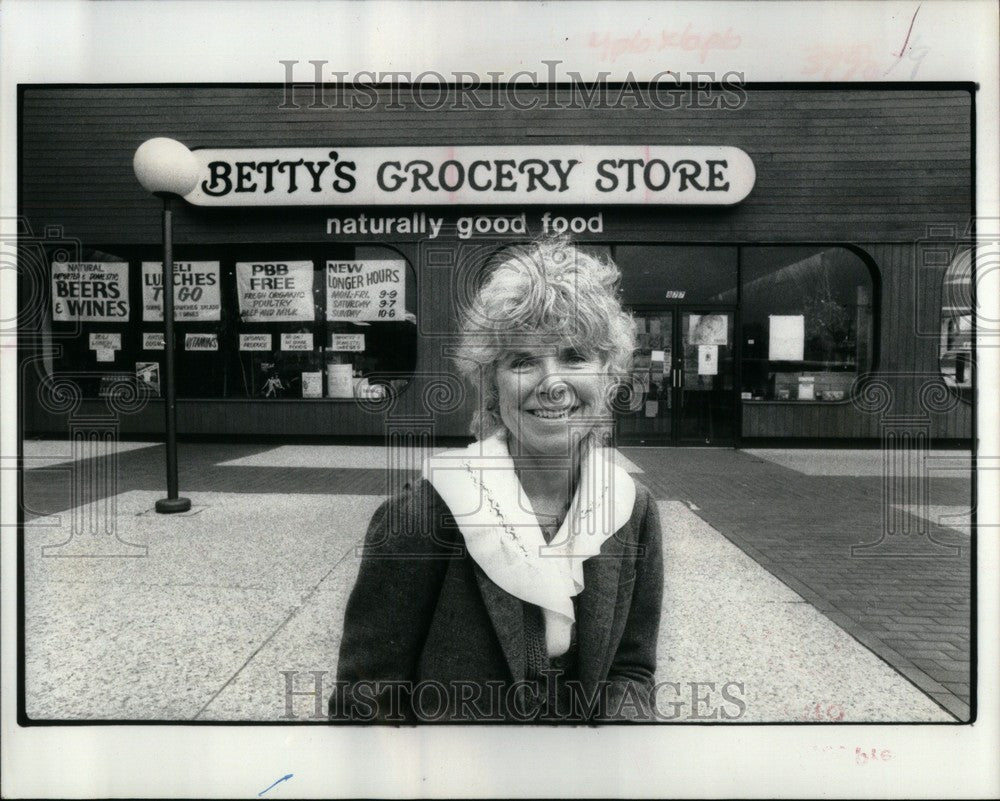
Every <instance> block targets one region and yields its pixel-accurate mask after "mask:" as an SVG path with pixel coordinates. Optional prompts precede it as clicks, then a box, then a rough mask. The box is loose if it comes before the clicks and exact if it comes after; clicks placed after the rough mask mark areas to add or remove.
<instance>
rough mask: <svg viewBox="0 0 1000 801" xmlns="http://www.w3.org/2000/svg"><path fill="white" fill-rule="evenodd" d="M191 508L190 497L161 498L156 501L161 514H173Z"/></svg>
mask: <svg viewBox="0 0 1000 801" xmlns="http://www.w3.org/2000/svg"><path fill="white" fill-rule="evenodd" d="M190 509H191V499H190V498H160V500H158V501H157V502H156V511H157V512H159V513H160V514H161V515H172V514H176V513H177V512H187V511H189V510H190Z"/></svg>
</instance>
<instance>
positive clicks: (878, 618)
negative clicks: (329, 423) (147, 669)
mask: <svg viewBox="0 0 1000 801" xmlns="http://www.w3.org/2000/svg"><path fill="white" fill-rule="evenodd" d="M274 447H275V446H274V445H272V444H200V443H199V444H194V443H181V444H180V446H179V449H178V451H179V453H178V456H179V465H180V487H181V494H182V495H183V493H184V492H185V491H187V492H196V491H215V492H227V493H289V492H294V493H314V494H333V495H341V494H360V495H381V494H383V493H385V491H386V487H387V478H386V473H385V471H384V470H379V469H371V468H367V469H344V468H317V467H308V468H306V467H261V466H232V465H221V464H219V463H220V462H225V461H229V460H232V459H237V458H241V457H246V456H252V455H253V454H259V453H262V452H264V451H269V450H271V449H273V448H274ZM621 450H622V452H623V453H624V454H625V455H626V456H627V457H628V458H629V459H631V460H632V461H633V462H635V463H636V464H637V465H638V466H640V467H641V468H642V469H643V470H644V471H645V473H644V474H643V475H639V476H637V478H638V479H639V480H641V481H642V482H644V483H645V484H646V485H647V486H648V487H649V488H650V489H651V490H652V491H653V494H654V495H655V496H656V497H657V499H659V500H680V501H683V502H685V503H687V504H688V505H689V507H691V508H692V509H693V510H694V511H695V512H696V514H698V515H699V516H701V517H702V519H704V520H705V521H706V522H707V523H709V525H711V526H713V527H714V528H715V529H717V530H718V531H719V532H720V533H722V534H723V535H724V536H726V537H727V538H728V539H729V540H730V541H731V542H732V543H734V544H735V545H736V546H738V547H739V548H740V549H742V550H743V551H744V552H745V553H746V554H748V555H749V556H750V557H751V558H753V559H754V560H755V561H757V562H758V563H759V564H760V565H762V566H763V567H764V568H766V569H767V570H768V571H770V572H771V573H772V574H773V575H774V576H776V577H777V578H778V579H780V580H781V581H782V582H784V583H785V584H786V585H788V586H789V587H790V588H791V589H793V590H794V591H795V592H796V593H798V594H799V595H800V596H802V597H803V598H804V599H805V600H807V601H808V602H810V603H811V604H812V605H813V606H815V607H816V608H817V609H819V610H820V611H821V612H822V613H823V614H825V615H826V616H827V617H828V618H830V619H831V620H832V621H833V622H834V623H836V624H837V625H839V626H840V627H841V628H843V629H845V630H846V631H847V632H848V633H850V634H851V635H852V636H853V637H854V638H855V639H857V640H858V641H859V642H861V643H862V644H863V645H865V646H866V647H868V648H869V649H871V650H872V651H873V652H874V653H875V654H877V655H878V656H879V657H880V658H882V659H883V660H884V661H886V662H887V663H888V664H890V665H891V666H892V667H893V668H895V669H896V670H897V671H899V672H900V673H901V674H902V675H903V676H905V677H906V678H907V679H909V680H910V681H911V682H912V683H913V684H914V685H916V686H917V687H919V688H920V689H921V690H922V691H923V692H925V693H926V694H927V695H929V696H930V697H931V698H933V699H934V700H935V701H936V702H937V703H938V704H939V705H941V706H942V707H943V708H945V709H946V710H947V711H949V712H950V713H951V714H953V715H954V716H955V717H956V718H958V719H959V720H967V719H968V717H969V701H970V686H971V683H972V682H971V679H970V663H971V659H970V624H971V612H970V603H969V602H970V550H969V547H968V546H969V538H968V536H966V535H963V534H960V533H958V532H955V531H953V530H951V529H946V528H942V527H940V526H937V525H936V524H933V523H927V524H926V526H927V528H928V529H929V531H930V533H931V535H932V536H933V537H934V538H935V539H936V540H939V541H941V542H945V543H950V544H954V545H955V546H956V547H957V549H958V550H957V555H946V554H945V555H940V554H939V555H931V556H925V555H917V556H915V555H914V554H913V550H914V548H916V547H917V546H921V545H926V538H925V537H917V536H909V537H906V536H903V537H899V536H897V537H895V538H893V539H892V540H891V541H889V542H888V544H889V545H891V546H892V550H891V552H890V551H887V550H886V549H885V548H872V549H870V550H869V551H866V552H865V553H870V554H871V555H865V556H861V555H859V554H858V553H852V546H858V545H862V544H865V543H870V542H872V541H874V540H876V539H877V538H878V534H879V532H880V531H882V529H883V518H882V515H883V509H882V491H883V490H882V480H881V478H880V477H871V476H866V477H854V476H817V475H804V474H803V473H801V472H799V471H797V470H793V469H789V468H786V467H781V466H779V465H777V464H774V463H771V462H767V461H763V460H762V459H759V458H756V457H754V456H752V455H751V454H748V453H745V452H740V451H732V450H727V449H699V448H694V449H665V448H622V449H621ZM163 459H164V455H163V448H162V446H154V447H150V448H145V449H142V450H136V451H129V452H126V453H122V454H119V455H118V457H117V460H118V469H117V475H118V483H117V486H114V487H104V488H103V489H102V488H101V486H100V485H92V487H91V489H89V490H88V492H89V493H90V495H89V496H88V497H83V498H74V497H73V496H72V494H71V491H70V486H71V484H70V480H69V479H70V475H71V473H70V468H69V466H68V465H57V466H54V467H51V468H45V469H37V470H27V471H25V473H24V493H25V506H26V514H25V517H26V520H29V521H30V520H31V519H32V518H33V517H36V516H38V515H45V514H54V513H58V512H60V511H64V510H66V509H68V508H71V507H72V506H76V505H79V504H80V503H86V502H90V501H94V500H96V499H97V498H98V497H99V496H100V495H101V494H102V493H103V494H108V493H111V492H115V491H117V492H123V491H125V490H135V489H141V490H158V489H162V488H163V487H164V486H165V480H164V463H163ZM95 461H100V460H95ZM95 467H97V466H95ZM100 474H101V471H100V470H95V471H94V475H100ZM969 492H970V481H968V480H964V479H960V478H932V479H930V480H929V496H928V504H929V505H942V506H950V507H965V508H967V507H969V506H970V502H969ZM721 589H723V590H724V588H721Z"/></svg>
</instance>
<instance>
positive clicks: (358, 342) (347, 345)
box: [330, 334, 365, 353]
mask: <svg viewBox="0 0 1000 801" xmlns="http://www.w3.org/2000/svg"><path fill="white" fill-rule="evenodd" d="M364 349H365V335H364V334H330V350H337V351H347V352H351V353H363V352H364Z"/></svg>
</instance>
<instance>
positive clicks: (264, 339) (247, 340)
mask: <svg viewBox="0 0 1000 801" xmlns="http://www.w3.org/2000/svg"><path fill="white" fill-rule="evenodd" d="M270 349H271V335H270V334H240V350H270Z"/></svg>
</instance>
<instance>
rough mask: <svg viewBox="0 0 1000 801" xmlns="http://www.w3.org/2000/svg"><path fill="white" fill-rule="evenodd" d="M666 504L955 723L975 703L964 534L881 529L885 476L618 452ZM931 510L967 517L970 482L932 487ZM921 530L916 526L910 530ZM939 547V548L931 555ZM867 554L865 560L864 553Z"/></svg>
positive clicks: (709, 454)
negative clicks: (677, 505) (704, 525)
mask: <svg viewBox="0 0 1000 801" xmlns="http://www.w3.org/2000/svg"><path fill="white" fill-rule="evenodd" d="M622 451H623V453H625V455H626V456H628V458H629V459H631V460H632V461H633V462H635V463H636V464H637V465H639V466H640V467H642V468H643V469H644V470H645V475H642V476H639V478H640V479H641V480H642V481H644V482H645V483H646V485H647V486H649V487H650V488H651V489H652V490H653V492H654V494H655V495H656V496H657V497H660V498H677V499H680V500H683V501H685V502H687V503H689V504H693V505H694V506H695V507H697V508H696V509H695V512H696V514H698V515H700V516H701V517H702V518H703V519H704V520H705V521H706V522H708V523H709V524H710V525H711V526H713V527H714V528H715V529H717V530H718V531H719V532H720V533H722V534H723V535H724V536H726V537H727V538H728V539H729V540H730V541H731V542H733V543H734V544H735V545H737V546H738V547H739V548H741V549H742V550H743V551H744V552H745V553H746V554H748V555H749V556H751V557H752V558H753V559H754V560H756V561H757V562H758V563H759V564H760V565H762V566H763V567H765V568H766V569H767V570H768V571H770V572H771V573H772V574H773V575H774V576H776V577H777V578H779V579H780V580H781V581H783V582H784V583H785V584H787V585H788V586H789V587H791V588H792V589H793V590H795V592H797V593H798V594H799V595H801V596H802V597H803V598H805V599H806V600H807V601H809V602H810V603H811V604H813V605H814V606H815V607H816V608H817V609H819V610H820V611H821V612H823V613H824V614H825V615H826V616H827V617H829V618H830V619H831V620H833V621H834V622H835V623H837V624H838V625H839V626H841V628H843V629H845V630H846V631H847V632H848V633H849V634H851V635H852V636H853V637H854V638H855V639H857V640H858V641H859V642H861V643H862V644H863V645H865V646H866V647H868V648H869V649H871V650H872V651H873V652H874V653H875V654H877V655H878V656H879V657H880V658H882V659H883V660H885V661H886V662H888V663H889V664H890V665H892V667H893V668H895V669H896V670H897V671H899V672H900V673H901V674H902V675H904V676H905V677H906V678H907V679H909V680H910V681H911V682H913V684H915V685H916V686H917V687H919V688H920V689H921V690H923V691H924V692H925V693H927V694H928V695H929V696H930V697H931V698H933V699H934V700H935V701H936V702H937V703H938V704H940V705H941V706H942V707H944V708H945V709H946V710H948V711H949V712H951V713H952V714H953V715H955V716H956V717H957V718H958V719H960V720H968V718H969V702H970V685H971V681H970V639H969V637H970V627H971V611H970V548H969V538H968V536H966V535H964V534H961V533H959V532H956V531H953V530H951V529H946V528H942V527H940V526H938V525H936V524H934V523H930V522H928V523H926V526H927V528H928V529H929V532H930V534H931V536H932V537H933V538H934V539H935V540H938V541H940V542H944V543H949V544H952V545H954V546H956V547H955V550H954V551H952V552H951V553H949V552H947V551H946V550H945V549H943V548H942V549H935V550H938V551H939V553H938V554H936V555H914V552H917V551H926V550H928V543H927V540H926V538H925V537H921V536H914V535H911V536H905V535H896V537H894V538H892V539H890V540H888V541H887V543H886V544H885V547H878V548H871V549H866V550H864V551H860V552H858V551H855V552H854V553H852V546H855V547H856V546H858V545H862V544H865V543H870V542H872V541H874V540H877V539H878V535H879V532H880V531H882V530H883V519H882V514H883V509H882V491H883V490H882V479H881V477H880V476H879V477H844V476H810V475H803V474H802V473H800V472H798V471H796V470H791V469H788V468H785V467H780V466H778V465H776V464H773V463H771V462H766V461H763V460H761V459H758V458H755V457H753V456H751V455H750V454H747V453H744V452H734V451H729V450H708V449H683V450H681V449H661V448H656V449H649V448H647V449H641V448H623V449H622ZM928 483H929V488H928V489H929V505H946V506H956V507H964V508H969V506H970V505H971V504H970V488H971V482H970V481H969V480H963V479H959V478H931V479H929V482H928ZM914 522H915V521H914ZM931 547H932V548H933V545H932V546H931ZM862 554H865V555H862Z"/></svg>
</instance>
